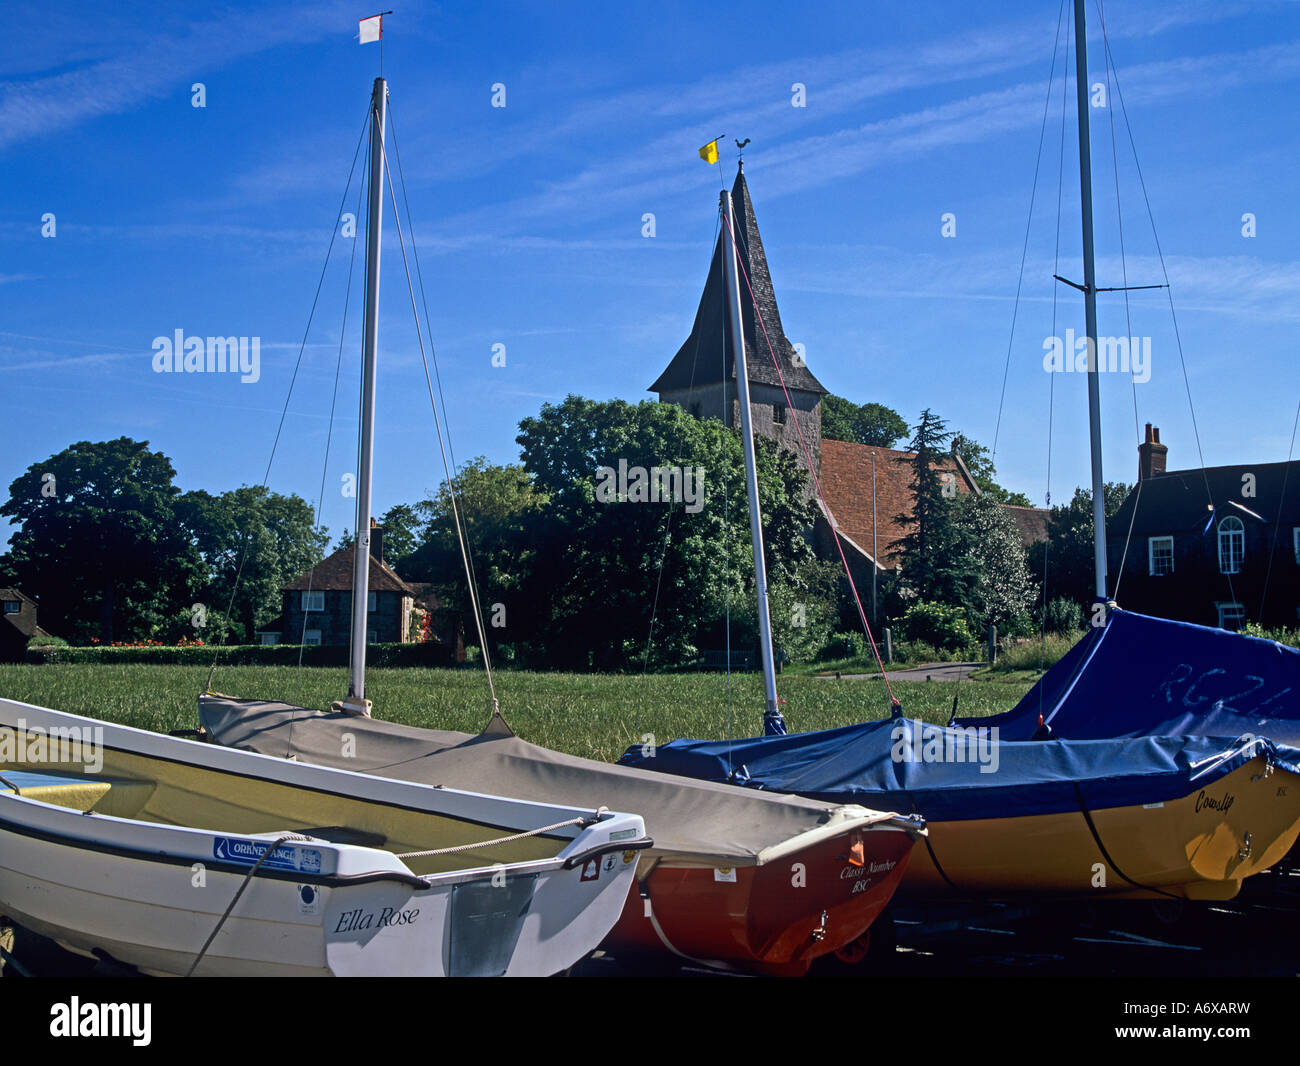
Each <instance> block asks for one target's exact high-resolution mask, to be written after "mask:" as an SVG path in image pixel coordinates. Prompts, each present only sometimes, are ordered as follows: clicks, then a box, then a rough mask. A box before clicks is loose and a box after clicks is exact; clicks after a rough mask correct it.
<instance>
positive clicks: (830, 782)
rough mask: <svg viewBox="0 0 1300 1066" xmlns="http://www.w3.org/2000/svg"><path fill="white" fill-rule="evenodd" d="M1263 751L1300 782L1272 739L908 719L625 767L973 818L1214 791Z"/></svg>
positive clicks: (716, 746) (638, 757) (675, 744)
mask: <svg viewBox="0 0 1300 1066" xmlns="http://www.w3.org/2000/svg"><path fill="white" fill-rule="evenodd" d="M1036 721H1037V719H1035V722H1036ZM980 724H982V722H981V723H980ZM1255 754H1266V755H1268V756H1269V757H1270V758H1271V759H1273V761H1274V762H1275V763H1276V764H1277V765H1280V766H1284V767H1286V768H1287V769H1291V770H1294V771H1295V772H1298V773H1300V752H1297V751H1296V750H1295V749H1292V748H1279V747H1277V746H1275V745H1273V744H1272V743H1271V742H1269V741H1266V740H1260V741H1256V742H1253V743H1244V744H1234V743H1231V742H1226V741H1224V740H1221V739H1220V740H1214V739H1206V738H1200V737H1135V738H1129V739H1122V740H1116V739H1106V740H1082V741H1075V740H1047V741H1020V742H1008V741H1005V740H1000V739H998V740H995V739H994V735H993V734H992V733H990V732H987V731H985V732H982V731H981V730H979V729H978V728H945V727H942V726H936V725H929V724H926V723H922V722H918V721H915V720H913V719H909V718H893V719H886V720H884V721H878V722H865V723H863V724H861V725H853V726H846V727H844V728H842V729H827V730H821V731H819V732H814V733H793V734H790V735H787V736H778V737H754V738H752V739H746V740H731V741H726V740H721V741H702V740H674V741H672V742H671V743H668V744H663V745H660V746H659V747H658V748H657V749H654V754H653V755H651V754H648V753H645V754H643V751H642V748H641V747H640V746H636V747H632V748H629V749H628V750H627V752H625V753H624V755H623V757H622V758H621V759H620V760H619V762H621V763H622V764H624V765H626V766H638V767H641V768H642V769H646V770H660V771H663V772H664V773H671V774H679V775H682V776H685V777H692V778H696V779H701V780H705V781H732V782H734V783H736V784H741V785H747V786H749V787H751V788H761V789H766V790H768V791H772V792H794V793H798V794H799V795H802V796H809V797H812V798H815V799H824V800H832V801H836V802H841V803H861V804H864V805H866V806H869V807H875V808H884V809H887V810H895V811H899V812H900V813H913V812H919V813H920V814H923V815H924V816H925V817H926V818H928V819H931V820H935V821H962V820H968V819H976V818H1004V817H1016V816H1019V815H1033V814H1053V813H1060V812H1063V811H1077V810H1079V808H1080V806H1085V807H1087V808H1088V809H1090V810H1098V809H1104V808H1109V807H1125V806H1131V805H1137V804H1143V803H1161V802H1165V801H1168V800H1172V799H1176V798H1178V797H1181V796H1186V795H1188V794H1190V793H1191V792H1194V791H1195V790H1196V789H1198V788H1206V787H1208V786H1210V785H1212V784H1213V783H1214V782H1216V781H1218V780H1219V779H1220V778H1222V777H1223V776H1224V775H1226V774H1228V773H1230V772H1231V771H1232V770H1235V769H1236V768H1237V767H1239V766H1241V765H1242V764H1243V763H1244V762H1246V761H1248V760H1249V759H1250V758H1251V757H1252V756H1253V755H1255Z"/></svg>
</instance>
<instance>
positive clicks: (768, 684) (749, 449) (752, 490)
mask: <svg viewBox="0 0 1300 1066" xmlns="http://www.w3.org/2000/svg"><path fill="white" fill-rule="evenodd" d="M720 201H721V206H720V210H721V211H722V232H721V238H722V242H723V244H724V245H725V247H724V249H723V256H722V263H723V270H724V276H723V281H724V285H725V287H726V290H727V310H728V313H729V316H730V320H731V353H732V357H733V360H734V362H735V365H736V393H737V402H738V404H739V406H740V440H741V447H742V448H743V450H744V453H745V488H746V491H747V493H748V495H749V532H750V536H751V539H752V541H753V544H754V582H755V585H756V586H757V592H758V642H759V652H760V654H761V655H762V657H763V690H764V692H765V694H766V697H767V710H766V712H765V713H764V715H763V733H764V735H766V736H779V735H781V734H782V733H784V732H785V720H784V719H783V718H782V717H781V708H780V706H779V705H778V704H777V699H776V665H775V663H774V662H773V656H772V616H771V613H770V612H769V609H768V603H767V564H766V563H765V562H764V559H763V515H762V512H761V511H760V510H759V506H758V468H757V465H756V463H755V459H754V427H753V425H752V424H751V419H750V412H749V367H748V365H747V364H746V361H745V327H744V324H743V322H742V321H741V317H740V276H739V275H740V271H739V270H738V269H737V267H736V221H735V215H734V214H733V213H732V210H731V193H729V192H727V190H726V189H723V190H722V194H721V197H720ZM756 313H757V312H756Z"/></svg>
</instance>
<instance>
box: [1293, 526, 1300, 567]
mask: <svg viewBox="0 0 1300 1066" xmlns="http://www.w3.org/2000/svg"><path fill="white" fill-rule="evenodd" d="M1291 540H1292V541H1293V546H1294V547H1295V561H1296V562H1297V563H1300V526H1296V527H1295V529H1293V530H1291Z"/></svg>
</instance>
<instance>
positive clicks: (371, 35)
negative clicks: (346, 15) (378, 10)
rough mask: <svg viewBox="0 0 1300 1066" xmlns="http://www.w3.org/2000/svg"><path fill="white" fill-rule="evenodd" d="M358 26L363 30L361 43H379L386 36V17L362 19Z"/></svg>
mask: <svg viewBox="0 0 1300 1066" xmlns="http://www.w3.org/2000/svg"><path fill="white" fill-rule="evenodd" d="M358 26H359V27H360V30H361V35H360V36H361V43H362V44H369V43H370V42H371V41H377V40H379V39H380V38H381V37H383V35H384V16H383V15H371V16H370V17H369V18H368V19H362V20H361V21H360V22H359V23H358Z"/></svg>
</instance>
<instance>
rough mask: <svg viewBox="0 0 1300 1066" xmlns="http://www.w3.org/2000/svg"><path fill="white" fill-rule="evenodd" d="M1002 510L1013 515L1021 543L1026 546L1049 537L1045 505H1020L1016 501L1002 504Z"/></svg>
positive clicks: (1012, 518) (1047, 512)
mask: <svg viewBox="0 0 1300 1066" xmlns="http://www.w3.org/2000/svg"><path fill="white" fill-rule="evenodd" d="M1002 510H1004V511H1005V512H1006V513H1007V514H1008V515H1010V516H1011V520H1012V521H1013V522H1015V524H1016V530H1017V531H1018V532H1019V533H1020V543H1021V544H1023V545H1024V546H1025V547H1026V548H1028V547H1029V545H1031V544H1037V543H1038V542H1039V541H1042V540H1046V539H1047V516H1048V514H1049V513H1050V512H1049V511H1048V510H1047V508H1045V507H1019V506H1017V505H1016V504H1014V503H1004V504H1002Z"/></svg>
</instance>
